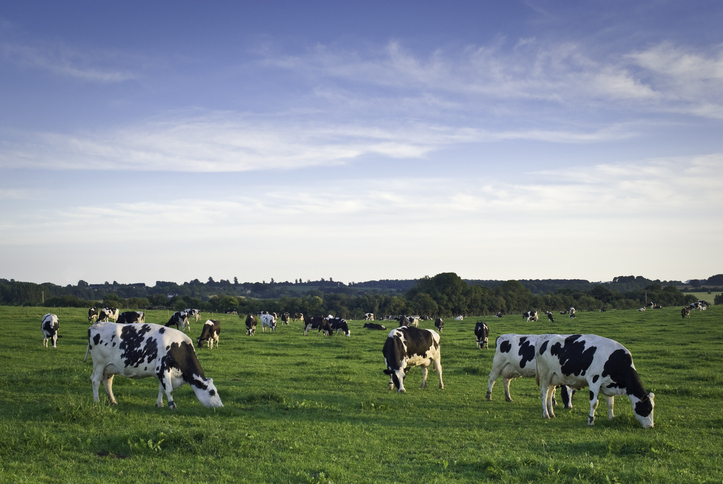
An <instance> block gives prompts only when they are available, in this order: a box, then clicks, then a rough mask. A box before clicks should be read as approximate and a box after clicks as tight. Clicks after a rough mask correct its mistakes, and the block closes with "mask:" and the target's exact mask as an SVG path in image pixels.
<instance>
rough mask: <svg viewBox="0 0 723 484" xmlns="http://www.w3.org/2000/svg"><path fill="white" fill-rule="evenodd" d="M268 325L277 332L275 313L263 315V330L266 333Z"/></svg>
mask: <svg viewBox="0 0 723 484" xmlns="http://www.w3.org/2000/svg"><path fill="white" fill-rule="evenodd" d="M267 327H268V328H269V329H270V330H271V331H273V332H274V333H275V332H276V316H274V315H273V314H262V315H261V331H262V332H264V333H265V332H266V328H267Z"/></svg>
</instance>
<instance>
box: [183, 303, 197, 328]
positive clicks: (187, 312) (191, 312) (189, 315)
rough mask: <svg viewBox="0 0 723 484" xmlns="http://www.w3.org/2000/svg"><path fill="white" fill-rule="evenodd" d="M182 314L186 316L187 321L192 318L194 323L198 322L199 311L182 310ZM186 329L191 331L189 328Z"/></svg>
mask: <svg viewBox="0 0 723 484" xmlns="http://www.w3.org/2000/svg"><path fill="white" fill-rule="evenodd" d="M183 312H185V313H186V314H188V317H189V319H190V318H193V319H195V320H196V321H198V318H199V317H200V316H201V311H199V310H198V309H190V308H189V309H184V310H183ZM188 329H191V327H190V326H189V327H188Z"/></svg>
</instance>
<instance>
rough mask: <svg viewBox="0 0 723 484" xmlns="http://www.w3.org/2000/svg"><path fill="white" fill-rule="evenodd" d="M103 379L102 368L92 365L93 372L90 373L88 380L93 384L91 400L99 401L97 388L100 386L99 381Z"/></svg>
mask: <svg viewBox="0 0 723 484" xmlns="http://www.w3.org/2000/svg"><path fill="white" fill-rule="evenodd" d="M102 380H103V368H102V367H93V373H92V374H91V375H90V382H91V384H92V385H93V401H95V402H100V396H99V395H98V388H100V382H101V381H102Z"/></svg>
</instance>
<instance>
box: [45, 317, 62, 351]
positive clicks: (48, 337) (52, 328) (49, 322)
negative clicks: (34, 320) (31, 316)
mask: <svg viewBox="0 0 723 484" xmlns="http://www.w3.org/2000/svg"><path fill="white" fill-rule="evenodd" d="M59 326H60V324H59V323H58V316H56V315H55V314H51V313H48V314H46V315H45V316H43V321H42V322H41V323H40V329H41V330H42V332H43V346H44V347H46V348H47V347H48V343H52V345H53V348H57V343H58V338H60V336H59V335H58V327H59Z"/></svg>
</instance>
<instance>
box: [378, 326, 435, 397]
mask: <svg viewBox="0 0 723 484" xmlns="http://www.w3.org/2000/svg"><path fill="white" fill-rule="evenodd" d="M382 353H383V354H384V361H385V363H386V365H387V369H386V370H384V373H385V374H387V375H390V379H389V389H390V390H391V389H392V388H394V387H395V386H396V387H397V391H400V392H406V390H405V389H404V378H405V377H406V375H407V372H408V371H409V368H410V365H412V366H420V367H422V387H421V388H424V387H426V386H427V373H428V372H427V368H429V365H430V364H432V363H434V369H435V370H436V371H437V373H438V374H439V388H444V383H443V382H442V362H441V353H440V348H439V333H437V332H436V331H433V330H431V329H419V328H414V327H411V326H403V327H401V328H397V329H393V330H391V332H390V333H389V336H387V340H386V341H385V342H384V347H383V348H382Z"/></svg>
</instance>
